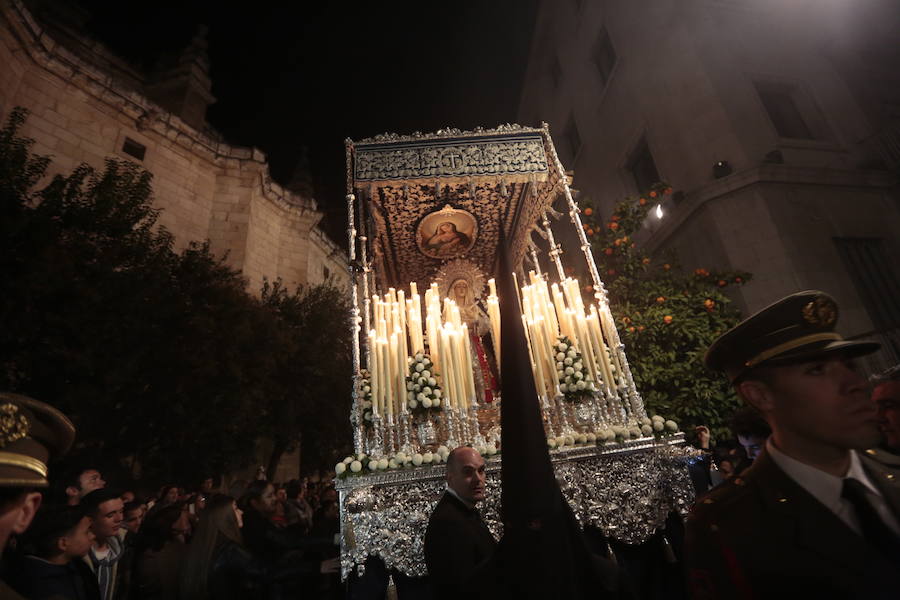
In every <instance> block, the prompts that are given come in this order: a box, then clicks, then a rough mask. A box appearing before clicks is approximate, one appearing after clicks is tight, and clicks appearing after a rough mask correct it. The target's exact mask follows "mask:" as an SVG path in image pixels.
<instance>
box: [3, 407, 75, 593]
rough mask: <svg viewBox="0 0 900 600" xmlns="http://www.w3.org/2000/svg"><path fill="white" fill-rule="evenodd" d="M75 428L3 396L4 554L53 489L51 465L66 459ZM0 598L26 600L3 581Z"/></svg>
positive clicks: (50, 412)
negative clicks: (43, 492)
mask: <svg viewBox="0 0 900 600" xmlns="http://www.w3.org/2000/svg"><path fill="white" fill-rule="evenodd" d="M74 439H75V426H74V425H72V422H71V421H69V419H67V418H66V416H65V415H63V414H62V413H61V412H59V411H58V410H56V409H55V408H53V407H51V406H48V405H46V404H44V403H43V402H38V401H37V400H33V399H31V398H27V397H25V396H20V395H18V394H8V393H0V552H2V549H3V548H5V547H6V543H7V541H8V540H9V537H10V536H11V535H12V534H14V533H15V534H19V533H22V532H24V531H25V530H26V529H27V528H28V526H29V525H30V524H31V519H32V518H33V517H34V514H35V513H36V512H37V509H38V507H39V506H40V505H41V492H40V491H38V490H40V489H41V488H45V487H47V485H48V482H47V463H48V462H49V461H50V458H51V457H53V458H56V457H58V456H61V455H62V454H65V452H66V451H67V450H68V449H69V446H71V445H72V441H73V440H74ZM0 598H4V599H7V598H8V599H11V600H13V599H16V598H20V596H19V595H18V594H16V592H14V591H13V590H12V589H11V588H9V587H8V586H7V585H6V584H5V583H4V582H3V581H2V579H0Z"/></svg>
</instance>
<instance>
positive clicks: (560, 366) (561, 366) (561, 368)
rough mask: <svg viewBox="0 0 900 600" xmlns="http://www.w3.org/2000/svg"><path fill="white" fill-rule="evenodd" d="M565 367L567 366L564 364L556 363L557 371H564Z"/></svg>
mask: <svg viewBox="0 0 900 600" xmlns="http://www.w3.org/2000/svg"><path fill="white" fill-rule="evenodd" d="M564 366H565V365H564V364H563V363H562V362H559V361H557V363H556V370H557V371H562V370H563V367H564Z"/></svg>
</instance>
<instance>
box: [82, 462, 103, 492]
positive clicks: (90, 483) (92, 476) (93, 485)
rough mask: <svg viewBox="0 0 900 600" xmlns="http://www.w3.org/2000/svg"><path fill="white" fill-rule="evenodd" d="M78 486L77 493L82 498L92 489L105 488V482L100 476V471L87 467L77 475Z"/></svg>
mask: <svg viewBox="0 0 900 600" xmlns="http://www.w3.org/2000/svg"><path fill="white" fill-rule="evenodd" d="M78 487H79V495H80V496H81V497H82V498H84V497H85V496H86V495H87V494H90V493H91V492H93V491H94V490H99V489H103V488H105V487H106V482H105V481H103V477H101V476H100V471H95V470H94V469H88V470H87V471H85V472H84V473H82V474H81V475H79V476H78Z"/></svg>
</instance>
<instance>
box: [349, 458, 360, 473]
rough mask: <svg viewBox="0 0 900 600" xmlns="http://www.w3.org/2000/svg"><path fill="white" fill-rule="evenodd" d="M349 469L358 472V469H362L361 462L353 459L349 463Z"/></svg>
mask: <svg viewBox="0 0 900 600" xmlns="http://www.w3.org/2000/svg"><path fill="white" fill-rule="evenodd" d="M350 470H351V471H353V472H354V473H359V472H360V471H362V463H361V462H359V461H358V460H354V461H353V462H352V463H350Z"/></svg>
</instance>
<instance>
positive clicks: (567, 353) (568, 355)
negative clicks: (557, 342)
mask: <svg viewBox="0 0 900 600" xmlns="http://www.w3.org/2000/svg"><path fill="white" fill-rule="evenodd" d="M566 356H567V357H569V358H576V357H577V356H578V353H577V352H575V351H574V350H569V351H568V352H566Z"/></svg>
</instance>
